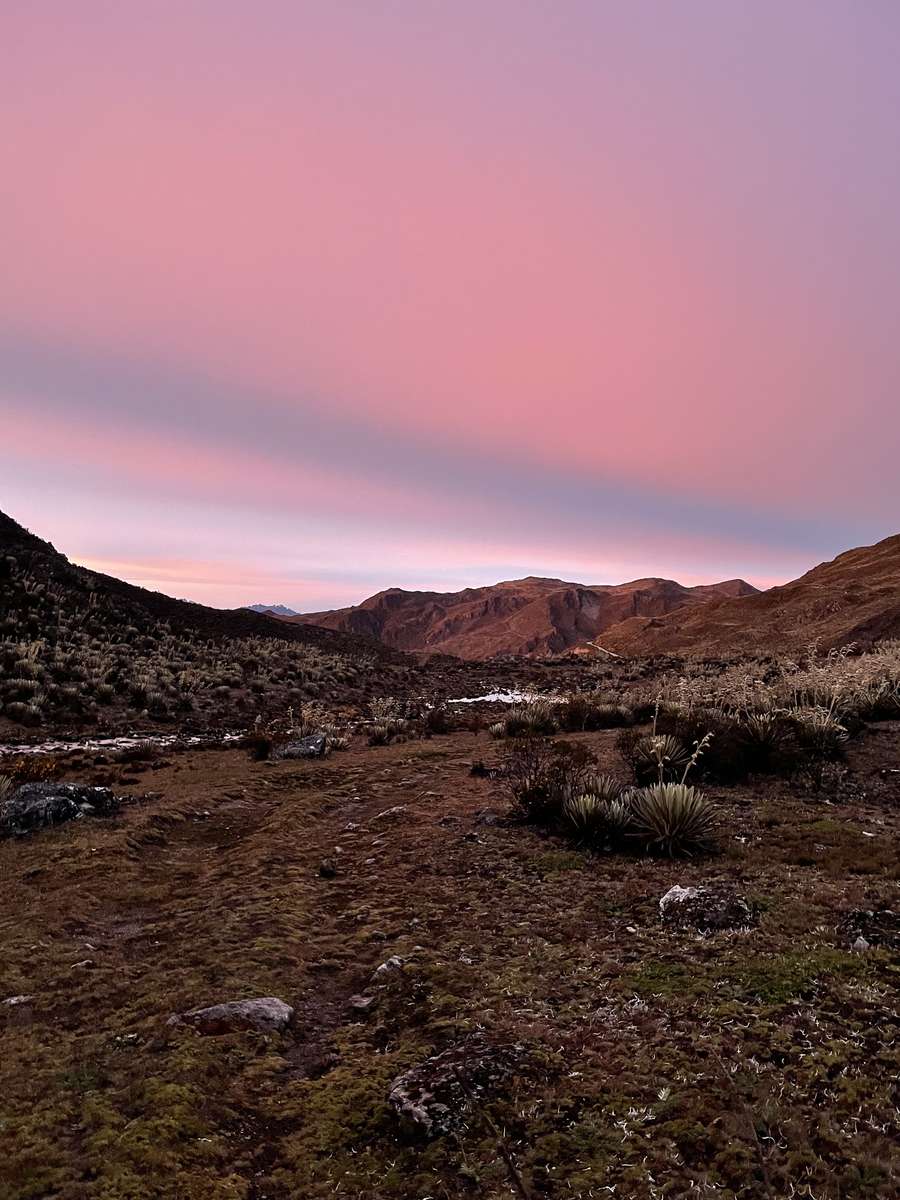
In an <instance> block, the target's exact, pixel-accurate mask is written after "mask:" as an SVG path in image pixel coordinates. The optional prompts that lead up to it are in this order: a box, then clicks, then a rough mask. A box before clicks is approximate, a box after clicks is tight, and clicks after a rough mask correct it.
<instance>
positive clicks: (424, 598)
mask: <svg viewBox="0 0 900 1200" xmlns="http://www.w3.org/2000/svg"><path fill="white" fill-rule="evenodd" d="M755 592H756V589H755V588H754V587H752V586H751V585H750V584H749V583H746V582H744V580H742V579H730V580H727V581H726V582H724V583H714V584H704V585H702V586H700V587H684V586H683V585H682V584H680V583H676V582H675V581H674V580H672V579H637V580H634V581H633V582H631V583H622V584H615V585H610V584H596V585H586V584H580V583H567V582H566V581H564V580H562V579H541V578H534V577H530V578H528V579H516V580H510V581H508V582H505V583H498V584H495V585H493V586H492V587H482V588H466V589H465V590H464V591H461V592H407V591H402V590H401V589H399V588H389V589H388V590H387V591H384V592H379V593H378V594H377V595H375V596H372V597H370V598H369V599H368V600H364V601H363V602H362V604H359V605H356V606H354V607H353V608H341V609H335V610H333V611H331V612H319V613H305V614H304V615H303V616H298V617H296V618H292V620H296V621H303V622H305V623H307V624H311V625H320V626H322V627H324V628H326V629H332V630H336V631H338V632H341V633H345V634H356V635H362V636H365V637H370V638H375V639H377V640H378V641H380V642H383V643H384V644H385V645H388V646H391V647H393V648H395V649H397V650H407V651H428V650H431V651H436V652H441V653H443V654H454V655H457V656H458V657H460V658H469V659H484V658H493V657H496V656H498V655H527V656H530V657H546V656H547V655H554V654H560V653H563V652H564V651H566V650H569V649H571V648H572V647H577V646H579V645H583V644H584V643H586V642H589V641H592V640H593V639H594V638H596V637H597V636H598V635H599V634H602V633H604V632H605V631H606V630H607V629H609V628H611V627H612V626H614V625H617V624H619V623H620V622H622V621H625V620H627V619H628V618H630V617H655V616H663V615H665V614H666V613H670V612H672V611H674V610H679V609H683V608H686V607H691V608H693V607H694V606H697V605H700V604H703V603H704V602H705V601H707V600H709V599H710V597H717V598H720V597H723V596H727V597H739V596H748V595H753V594H754V593H755Z"/></svg>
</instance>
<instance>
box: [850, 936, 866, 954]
mask: <svg viewBox="0 0 900 1200" xmlns="http://www.w3.org/2000/svg"><path fill="white" fill-rule="evenodd" d="M869 948H870V943H869V942H867V941H866V939H865V938H864V937H863V936H862V935H860V936H859V937H858V938H857V939H856V941H855V942H854V943H853V945H852V947H851V949H852V950H855V951H856V953H857V954H865V952H866V951H867V950H868V949H869Z"/></svg>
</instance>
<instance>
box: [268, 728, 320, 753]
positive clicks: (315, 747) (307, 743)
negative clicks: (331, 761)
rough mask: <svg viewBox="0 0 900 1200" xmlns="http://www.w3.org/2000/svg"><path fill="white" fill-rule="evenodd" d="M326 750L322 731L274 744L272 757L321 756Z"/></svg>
mask: <svg viewBox="0 0 900 1200" xmlns="http://www.w3.org/2000/svg"><path fill="white" fill-rule="evenodd" d="M325 750H326V741H325V734H324V733H313V734H310V736H309V737H304V738H297V740H296V741H293V742H285V743H284V745H283V746H276V748H275V749H274V750H273V751H272V758H274V759H281V758H323V757H324V755H325Z"/></svg>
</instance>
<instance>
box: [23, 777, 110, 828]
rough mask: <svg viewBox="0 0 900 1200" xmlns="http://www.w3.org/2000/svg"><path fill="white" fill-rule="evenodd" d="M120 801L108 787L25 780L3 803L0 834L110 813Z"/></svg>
mask: <svg viewBox="0 0 900 1200" xmlns="http://www.w3.org/2000/svg"><path fill="white" fill-rule="evenodd" d="M121 803H122V800H121V798H120V797H118V796H115V795H114V794H113V793H112V792H111V791H110V790H109V788H103V787H85V786H84V785H82V784H80V783H23V784H20V786H19V787H17V788H16V789H15V790H14V791H13V792H12V793H11V794H10V795H9V796H7V798H6V799H5V800H4V801H3V803H2V805H0V837H2V836H4V835H6V836H9V835H10V834H17V833H27V832H29V830H32V829H41V828H43V827H44V826H46V825H60V824H62V823H63V822H64V821H74V820H77V818H79V817H85V816H102V817H105V816H109V815H110V814H111V813H114V812H115V811H116V810H117V809H118V807H119V805H120V804H121Z"/></svg>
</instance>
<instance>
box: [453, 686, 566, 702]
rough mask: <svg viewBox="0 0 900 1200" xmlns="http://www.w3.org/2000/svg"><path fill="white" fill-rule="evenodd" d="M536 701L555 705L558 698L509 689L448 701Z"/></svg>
mask: <svg viewBox="0 0 900 1200" xmlns="http://www.w3.org/2000/svg"><path fill="white" fill-rule="evenodd" d="M535 700H546V701H547V702H548V703H550V704H555V703H556V702H557V700H558V697H557V696H541V695H538V694H537V692H522V691H519V690H518V689H517V688H507V689H505V690H501V691H497V692H485V693H484V694H483V695H481V696H462V697H460V698H457V699H456V700H448V701H447V703H448V704H531V703H533V701H535Z"/></svg>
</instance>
